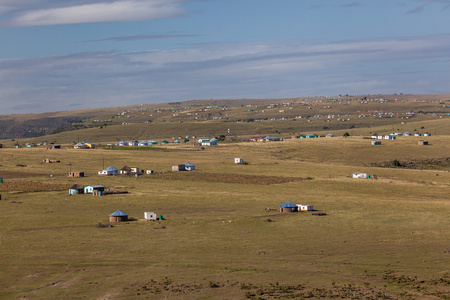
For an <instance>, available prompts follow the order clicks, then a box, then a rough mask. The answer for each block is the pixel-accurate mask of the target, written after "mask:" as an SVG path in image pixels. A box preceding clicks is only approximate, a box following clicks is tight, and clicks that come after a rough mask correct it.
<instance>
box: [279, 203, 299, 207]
mask: <svg viewBox="0 0 450 300" xmlns="http://www.w3.org/2000/svg"><path fill="white" fill-rule="evenodd" d="M280 207H297V205H295V204H292V203H291V202H286V203H284V204H282V205H280Z"/></svg>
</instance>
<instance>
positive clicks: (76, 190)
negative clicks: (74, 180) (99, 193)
mask: <svg viewBox="0 0 450 300" xmlns="http://www.w3.org/2000/svg"><path fill="white" fill-rule="evenodd" d="M73 194H84V187H82V186H81V185H79V184H74V185H72V186H71V187H70V188H69V195H73Z"/></svg>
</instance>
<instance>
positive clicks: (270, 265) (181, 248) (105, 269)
mask: <svg viewBox="0 0 450 300" xmlns="http://www.w3.org/2000/svg"><path fill="white" fill-rule="evenodd" d="M333 101H334V100H333ZM344 102H345V101H342V102H339V101H337V100H336V103H334V102H333V103H334V104H333V103H331V102H330V101H328V102H317V104H314V103H312V102H308V103H305V105H302V104H298V103H297V104H293V105H289V106H282V105H281V106H280V105H278V106H277V107H275V106H274V107H273V108H268V107H267V106H264V107H261V106H260V107H258V111H259V110H260V109H261V110H264V111H265V112H264V114H267V113H268V111H271V110H272V111H273V110H276V112H275V113H277V114H285V113H283V112H279V110H284V111H285V112H292V111H293V114H295V115H297V116H302V115H303V114H300V113H299V112H298V111H295V110H297V109H301V110H305V111H312V112H314V116H310V117H309V118H308V117H307V115H306V114H305V116H304V117H301V118H300V117H299V118H290V119H287V120H272V121H271V120H267V121H266V120H264V121H257V118H255V121H251V122H239V123H236V122H234V121H233V122H225V123H223V124H219V125H220V127H219V125H217V124H215V123H211V124H208V126H205V127H207V128H206V129H201V130H200V129H199V127H197V124H195V123H191V124H189V123H188V121H186V120H185V121H184V122H183V123H177V126H175V125H174V124H170V123H169V122H161V123H158V122H156V120H155V121H154V122H151V123H146V124H145V125H141V124H136V123H131V124H126V126H125V125H120V124H118V125H108V126H106V127H103V128H102V129H100V127H98V128H88V129H80V130H74V131H68V132H61V133H58V134H56V135H54V136H45V137H36V138H21V139H20V140H17V139H14V140H12V139H9V140H2V141H1V144H2V146H1V148H0V208H1V209H2V211H3V212H4V217H3V218H2V219H1V220H0V226H1V227H2V228H3V231H2V234H1V237H0V242H1V245H2V250H1V251H0V252H1V253H0V255H1V257H2V270H6V271H7V272H8V274H11V275H10V276H9V277H8V278H7V281H8V286H10V287H5V288H4V289H3V290H5V291H6V292H7V293H9V294H10V295H14V296H13V298H19V297H24V298H33V297H34V296H36V295H37V296H38V297H40V296H42V297H41V298H46V296H49V295H58V296H61V297H66V298H67V297H70V295H72V294H73V295H75V294H77V295H78V294H83V295H84V294H89V295H90V296H91V297H92V298H102V297H103V296H105V295H106V293H109V292H112V293H113V294H111V295H112V296H111V295H109V296H108V295H106V297H105V299H108V297H109V298H110V299H112V298H114V299H115V298H136V297H138V298H139V297H148V298H155V299H160V298H163V297H168V298H171V297H173V298H174V299H177V298H178V299H181V298H196V296H197V295H202V297H203V296H204V297H205V298H213V297H214V296H215V295H216V294H220V295H221V297H222V298H227V297H229V295H233V298H236V299H241V298H245V297H247V296H246V295H248V296H249V297H250V298H252V297H253V298H254V297H256V295H259V296H258V297H261V298H264V297H265V296H266V295H269V293H271V294H270V295H272V296H276V297H279V296H281V295H285V296H287V295H290V296H292V295H294V294H299V295H300V294H301V293H303V295H305V296H307V295H316V296H317V297H319V296H320V295H325V293H326V295H328V296H330V295H332V296H333V298H342V297H344V298H345V297H347V296H348V295H352V297H354V298H356V299H358V298H364V297H363V295H368V296H370V297H372V299H377V298H379V297H382V296H383V295H386V296H389V297H391V298H395V297H397V296H398V297H403V296H401V295H400V294H402V293H408V295H410V294H412V293H420V295H421V296H429V295H446V293H448V291H447V290H446V289H447V285H446V284H445V282H447V280H448V277H446V275H445V274H446V273H445V272H446V270H447V269H448V268H447V266H446V264H445V263H444V261H446V257H447V252H446V251H447V243H446V240H447V239H446V238H445V237H446V234H447V230H446V229H447V227H448V218H447V216H448V211H449V208H448V203H449V202H448V195H449V194H448V188H449V182H450V177H449V176H450V173H449V171H450V170H449V169H448V166H449V160H448V159H447V157H448V156H449V155H448V153H450V150H449V148H448V147H449V145H450V143H449V136H450V132H448V130H447V129H446V128H449V127H446V126H445V124H446V122H447V119H448V118H440V117H439V116H432V115H431V114H423V115H420V114H419V113H417V114H415V115H414V116H413V115H406V114H404V115H402V116H403V117H404V118H402V117H401V116H400V115H398V116H397V115H391V114H387V115H384V114H383V115H382V117H381V118H380V117H379V116H378V113H376V115H377V116H374V115H370V116H366V117H361V119H364V121H365V122H369V121H370V122H372V121H373V120H375V118H376V120H377V121H379V122H380V124H379V125H370V127H366V128H358V127H355V128H351V126H353V124H354V123H352V122H353V121H354V119H355V115H352V116H345V118H344V115H343V114H340V118H341V121H337V118H336V117H335V118H331V117H330V118H329V119H328V117H327V115H326V114H323V113H317V116H316V111H315V109H316V108H317V107H318V106H321V107H322V108H321V109H322V110H330V112H331V110H332V109H333V105H351V106H352V105H355V106H356V103H357V100H354V101H353V100H352V101H350V103H351V104H348V101H347V104H344ZM367 102H368V103H367V104H365V103H359V104H358V106H359V110H361V109H360V108H361V106H369V105H371V103H374V102H370V101H367ZM379 102H380V103H378V102H377V105H383V106H384V105H390V103H391V104H392V102H390V101H388V102H384V101H381V100H379ZM338 103H342V104H338ZM325 106H327V107H328V106H329V107H330V108H326V109H325V108H323V107H325ZM290 107H293V109H290ZM308 107H311V109H308ZM192 109H200V108H199V107H193V108H192ZM203 109H209V110H210V111H206V112H203V113H213V112H215V111H217V112H218V111H220V112H222V113H223V114H224V113H225V114H226V113H228V114H229V115H228V117H230V116H231V115H230V114H231V111H233V110H234V109H235V108H233V107H231V106H224V107H222V108H217V107H216V106H213V105H211V108H203ZM222 109H226V110H222ZM239 109H240V110H242V109H247V110H249V109H250V110H252V109H253V111H250V112H248V113H249V114H251V113H254V112H255V109H256V106H245V107H241V108H239ZM355 110H356V109H355ZM160 111H161V112H160V113H158V112H155V111H150V110H148V111H142V112H135V111H131V112H129V113H126V114H124V115H121V116H120V117H121V118H120V120H121V121H122V120H123V119H124V118H125V117H126V116H127V115H130V116H133V117H130V118H127V119H128V120H132V119H133V118H135V119H137V115H138V114H139V113H145V114H154V115H156V114H158V115H164V114H166V113H167V114H168V113H170V112H168V111H167V112H166V111H164V110H163V109H161V110H160ZM176 113H178V114H179V116H178V117H180V112H179V111H178V112H176ZM259 114H262V112H259ZM361 114H362V113H361ZM331 115H332V114H331ZM194 116H195V113H194V115H193V116H192V117H194ZM335 116H337V114H335ZM391 116H392V117H391ZM214 117H215V115H213V114H212V115H211V118H214ZM223 117H225V115H224V116H223ZM406 117H408V119H407V118H406ZM174 118H175V117H174ZM286 118H287V116H286ZM241 119H244V118H242V116H241ZM344 119H345V121H342V120H344ZM349 119H350V120H349ZM357 119H359V118H357ZM392 119H395V120H396V123H395V124H394V125H392V123H388V124H386V123H384V122H391V120H392ZM99 120H102V119H99ZM105 120H109V119H105ZM111 120H115V121H117V120H116V118H111ZM222 120H223V119H222ZM293 120H295V121H293ZM308 120H310V121H311V122H308ZM326 120H331V121H329V122H327V121H326ZM371 120H372V121H371ZM412 120H414V122H413V121H412ZM417 120H418V121H417ZM235 121H236V120H235ZM214 122H218V121H217V120H215V121H214ZM271 122H273V123H271ZM289 122H292V123H289ZM318 122H321V124H319V125H317V123H318ZM322 122H323V124H331V125H333V123H337V122H339V124H346V125H345V126H344V127H342V128H341V127H337V128H336V127H333V126H331V125H330V127H329V128H328V126H327V125H325V126H326V127H327V128H324V127H325V126H324V125H322ZM402 122H403V123H404V124H402ZM98 123H99V124H101V122H98ZM266 124H273V126H272V127H271V128H265V127H264V126H266ZM284 124H287V125H284ZM289 124H290V125H289ZM115 126H118V127H120V128H121V129H120V130H117V127H115ZM143 126H145V127H143ZM172 126H173V127H172ZM178 126H180V127H179V128H177V127H178ZM215 126H218V127H215ZM233 126H242V127H233ZM258 126H262V127H261V128H260V127H258ZM283 126H286V127H283ZM289 126H299V128H298V129H289ZM303 126H305V127H303ZM339 126H340V125H339ZM114 127H115V128H114ZM128 128H129V129H130V131H127V130H128ZM144 128H145V130H144ZM202 128H203V127H202ZM446 130H447V131H446ZM16 253H20V255H17V254H16ZM380 253H383V255H380ZM418 253H419V254H418ZM37 258H38V259H37ZM98 274H101V276H99V275H98ZM415 276H417V280H416V279H415ZM405 278H410V279H407V280H411V281H414V282H415V284H416V285H417V286H420V291H419V290H417V289H415V288H411V287H410V286H399V285H398V284H397V283H396V282H397V281H400V280H406V279H405ZM276 282H279V286H278V288H277V285H276ZM272 284H273V285H272ZM299 284H301V286H299ZM349 284H351V285H352V287H351V290H350V289H349V288H348V285H349ZM385 285H386V287H384V286H385ZM15 287H17V288H18V290H15ZM272 291H273V292H272ZM319 291H320V292H319ZM418 291H419V292H418ZM55 293H56V294H55ZM261 293H264V294H261ZM138 294H139V295H138ZM252 295H255V296H252ZM346 295H347V296H346ZM380 295H381V296H380ZM402 295H405V294H402ZM16 296H17V297H16ZM272 296H271V297H272ZM316 296H311V297H312V298H314V297H316ZM308 297H309V296H308ZM317 297H316V298H317ZM330 297H331V296H330ZM247 298H248V297H247ZM267 298H268V299H270V298H269V297H267ZM322 298H323V297H322ZM325 298H326V297H325Z"/></svg>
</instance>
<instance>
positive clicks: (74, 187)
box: [70, 184, 84, 190]
mask: <svg viewBox="0 0 450 300" xmlns="http://www.w3.org/2000/svg"><path fill="white" fill-rule="evenodd" d="M70 189H71V190H82V189H84V187H82V186H81V185H79V184H74V185H72V186H71V187H70Z"/></svg>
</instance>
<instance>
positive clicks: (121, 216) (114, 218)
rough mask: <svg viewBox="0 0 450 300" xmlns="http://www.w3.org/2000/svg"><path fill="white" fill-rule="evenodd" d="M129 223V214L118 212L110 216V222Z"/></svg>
mask: <svg viewBox="0 0 450 300" xmlns="http://www.w3.org/2000/svg"><path fill="white" fill-rule="evenodd" d="M124 221H128V214H127V213H124V212H123V211H121V210H116V211H115V212H113V213H112V214H110V215H109V222H112V223H118V222H124Z"/></svg>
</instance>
